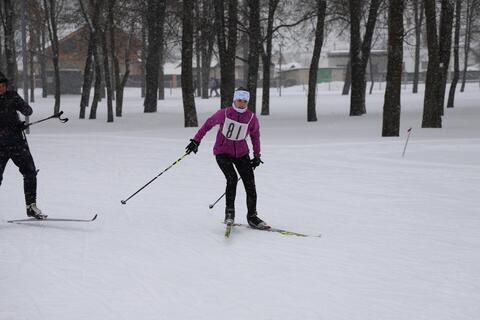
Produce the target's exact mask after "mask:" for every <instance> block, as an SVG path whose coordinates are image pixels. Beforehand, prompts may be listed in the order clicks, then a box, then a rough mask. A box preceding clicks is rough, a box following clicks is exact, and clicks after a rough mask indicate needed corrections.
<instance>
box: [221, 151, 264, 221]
mask: <svg viewBox="0 0 480 320" xmlns="http://www.w3.org/2000/svg"><path fill="white" fill-rule="evenodd" d="M216 158H217V163H218V166H219V167H220V169H221V170H222V172H223V174H224V175H225V178H226V179H227V188H226V191H225V200H226V208H227V209H235V196H236V193H237V182H238V176H237V172H236V171H235V168H237V171H238V173H239V174H240V177H241V178H242V182H243V185H244V187H245V192H246V193H247V209H248V212H247V215H248V216H252V215H256V213H257V191H256V187H255V175H254V173H253V168H252V166H251V164H250V157H249V156H248V155H245V156H243V157H241V158H232V157H230V156H227V155H224V154H222V155H217V156H216ZM234 166H235V168H234Z"/></svg>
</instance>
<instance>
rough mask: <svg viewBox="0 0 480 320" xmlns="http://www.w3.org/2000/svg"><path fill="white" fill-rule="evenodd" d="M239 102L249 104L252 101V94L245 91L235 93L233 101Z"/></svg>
mask: <svg viewBox="0 0 480 320" xmlns="http://www.w3.org/2000/svg"><path fill="white" fill-rule="evenodd" d="M237 100H245V101H247V102H248V101H249V100H250V92H248V91H244V90H237V91H235V93H234V94H233V101H237Z"/></svg>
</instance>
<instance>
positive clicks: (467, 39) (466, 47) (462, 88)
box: [460, 0, 473, 92]
mask: <svg viewBox="0 0 480 320" xmlns="http://www.w3.org/2000/svg"><path fill="white" fill-rule="evenodd" d="M466 8H467V13H466V16H465V20H466V24H465V42H464V47H463V48H464V49H463V52H464V58H463V74H462V85H461V86H460V92H463V91H465V83H466V82H467V68H468V56H469V53H470V41H471V39H472V17H473V14H472V13H473V7H472V0H467V5H466Z"/></svg>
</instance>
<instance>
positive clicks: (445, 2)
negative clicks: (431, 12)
mask: <svg viewBox="0 0 480 320" xmlns="http://www.w3.org/2000/svg"><path fill="white" fill-rule="evenodd" d="M441 10H442V11H441V17H440V43H441V44H442V45H441V46H439V50H440V51H439V58H440V70H439V76H440V79H439V80H438V81H439V88H438V106H439V108H440V115H442V116H443V114H444V104H445V90H446V87H447V79H448V67H449V65H450V52H451V50H452V27H453V14H454V12H455V7H454V4H453V2H451V0H442V9H441Z"/></svg>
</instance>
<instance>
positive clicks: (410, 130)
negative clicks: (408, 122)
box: [402, 127, 412, 158]
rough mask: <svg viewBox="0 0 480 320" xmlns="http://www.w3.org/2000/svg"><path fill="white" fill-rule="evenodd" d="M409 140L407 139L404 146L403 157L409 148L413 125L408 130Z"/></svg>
mask: <svg viewBox="0 0 480 320" xmlns="http://www.w3.org/2000/svg"><path fill="white" fill-rule="evenodd" d="M407 132H408V134H407V140H406V141H405V146H404V147H403V152H402V158H403V157H404V156H405V150H407V144H408V139H410V133H411V132H412V127H410V128H408V130H407Z"/></svg>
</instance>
